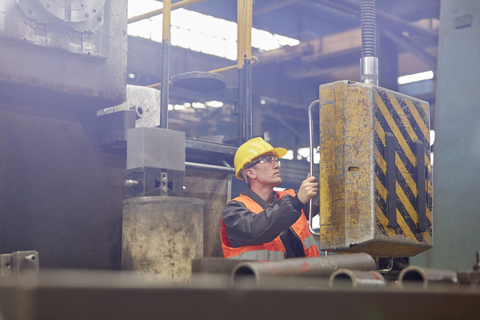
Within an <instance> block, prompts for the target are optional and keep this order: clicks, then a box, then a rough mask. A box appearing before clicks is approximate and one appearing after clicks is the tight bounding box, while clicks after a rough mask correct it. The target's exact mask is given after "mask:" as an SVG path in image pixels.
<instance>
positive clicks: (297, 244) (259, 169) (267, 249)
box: [221, 138, 320, 260]
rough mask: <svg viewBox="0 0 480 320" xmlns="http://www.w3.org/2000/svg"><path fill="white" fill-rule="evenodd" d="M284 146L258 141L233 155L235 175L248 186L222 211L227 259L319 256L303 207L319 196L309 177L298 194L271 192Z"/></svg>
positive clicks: (250, 141)
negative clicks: (276, 146)
mask: <svg viewBox="0 0 480 320" xmlns="http://www.w3.org/2000/svg"><path fill="white" fill-rule="evenodd" d="M286 153H287V150H286V149H284V148H273V147H272V146H271V145H270V144H269V143H267V142H265V141H264V140H263V139H262V138H253V139H251V140H249V141H247V142H245V143H244V144H242V145H241V146H240V147H239V148H238V150H237V152H236V153H235V160H234V161H235V171H236V173H235V176H236V177H237V178H238V179H240V180H245V181H246V182H247V188H246V190H245V192H244V193H242V194H241V195H240V196H239V197H237V198H235V199H233V200H232V201H230V202H229V203H227V205H226V207H225V210H224V211H223V221H222V229H221V240H222V248H223V255H224V256H225V258H229V259H248V260H280V259H285V258H294V257H318V256H320V254H319V251H318V248H317V246H316V244H315V240H314V238H313V236H312V234H311V233H310V231H309V228H308V222H307V219H306V217H305V214H304V211H303V208H304V207H305V204H307V203H308V202H309V200H310V199H311V198H312V197H314V196H315V195H316V194H317V192H318V183H317V179H316V178H315V177H310V176H308V177H307V179H305V180H304V181H303V182H302V184H301V186H300V189H299V190H298V193H297V194H295V192H294V191H293V190H292V189H288V190H285V191H273V188H274V187H276V186H278V185H279V184H280V183H281V182H282V179H281V178H280V171H279V168H280V158H281V157H283V156H284V155H285V154H286Z"/></svg>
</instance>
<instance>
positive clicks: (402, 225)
mask: <svg viewBox="0 0 480 320" xmlns="http://www.w3.org/2000/svg"><path fill="white" fill-rule="evenodd" d="M397 222H398V226H399V227H400V228H402V231H403V233H404V234H405V236H406V237H407V238H409V239H412V240H413V241H417V239H416V238H415V235H414V234H413V233H412V231H411V230H410V228H409V227H408V225H407V223H406V222H405V220H404V219H403V217H402V215H401V214H400V211H398V209H397Z"/></svg>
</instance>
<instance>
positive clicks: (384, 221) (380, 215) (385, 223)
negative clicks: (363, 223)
mask: <svg viewBox="0 0 480 320" xmlns="http://www.w3.org/2000/svg"><path fill="white" fill-rule="evenodd" d="M375 212H376V216H377V219H378V221H380V224H381V225H382V226H383V229H385V231H386V232H387V235H388V236H389V237H392V238H393V237H395V236H396V233H395V230H393V228H391V227H389V226H388V219H387V217H385V215H384V214H383V213H382V210H380V208H379V207H378V204H375Z"/></svg>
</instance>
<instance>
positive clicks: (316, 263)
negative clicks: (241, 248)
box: [232, 253, 376, 285]
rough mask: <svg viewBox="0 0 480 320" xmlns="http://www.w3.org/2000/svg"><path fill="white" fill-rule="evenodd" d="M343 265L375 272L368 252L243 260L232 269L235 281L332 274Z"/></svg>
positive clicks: (257, 281)
mask: <svg viewBox="0 0 480 320" xmlns="http://www.w3.org/2000/svg"><path fill="white" fill-rule="evenodd" d="M340 268H345V269H352V270H360V271H372V270H375V268H376V264H375V260H374V259H373V258H372V257H371V256H370V255H368V254H366V253H356V254H337V255H333V256H328V257H317V258H298V259H285V260H281V261H266V262H242V263H240V264H238V266H237V267H236V268H235V269H234V270H233V272H232V283H233V284H238V283H241V282H243V281H244V280H249V281H251V280H253V281H254V282H255V283H256V284H257V285H258V284H260V283H261V282H262V280H265V281H268V279H272V278H283V277H330V275H331V274H332V273H333V272H335V271H336V270H338V269H340Z"/></svg>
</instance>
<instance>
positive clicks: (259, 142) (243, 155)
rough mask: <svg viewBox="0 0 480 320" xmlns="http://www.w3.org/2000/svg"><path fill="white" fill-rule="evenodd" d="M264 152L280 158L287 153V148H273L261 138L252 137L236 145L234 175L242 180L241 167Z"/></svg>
mask: <svg viewBox="0 0 480 320" xmlns="http://www.w3.org/2000/svg"><path fill="white" fill-rule="evenodd" d="M266 153H273V154H274V155H276V156H277V157H279V158H281V157H283V156H284V155H285V154H287V149H285V148H274V147H272V145H271V144H270V143H268V142H266V141H265V140H263V139H262V138H253V139H250V140H248V141H247V142H245V143H244V144H242V145H241V146H240V147H238V150H237V152H236V153H235V160H234V162H235V176H236V177H237V178H238V179H240V180H243V177H242V174H241V171H242V169H243V167H244V166H245V165H246V164H247V163H249V162H251V161H252V160H253V159H255V158H256V157H258V156H261V155H262V154H266Z"/></svg>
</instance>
